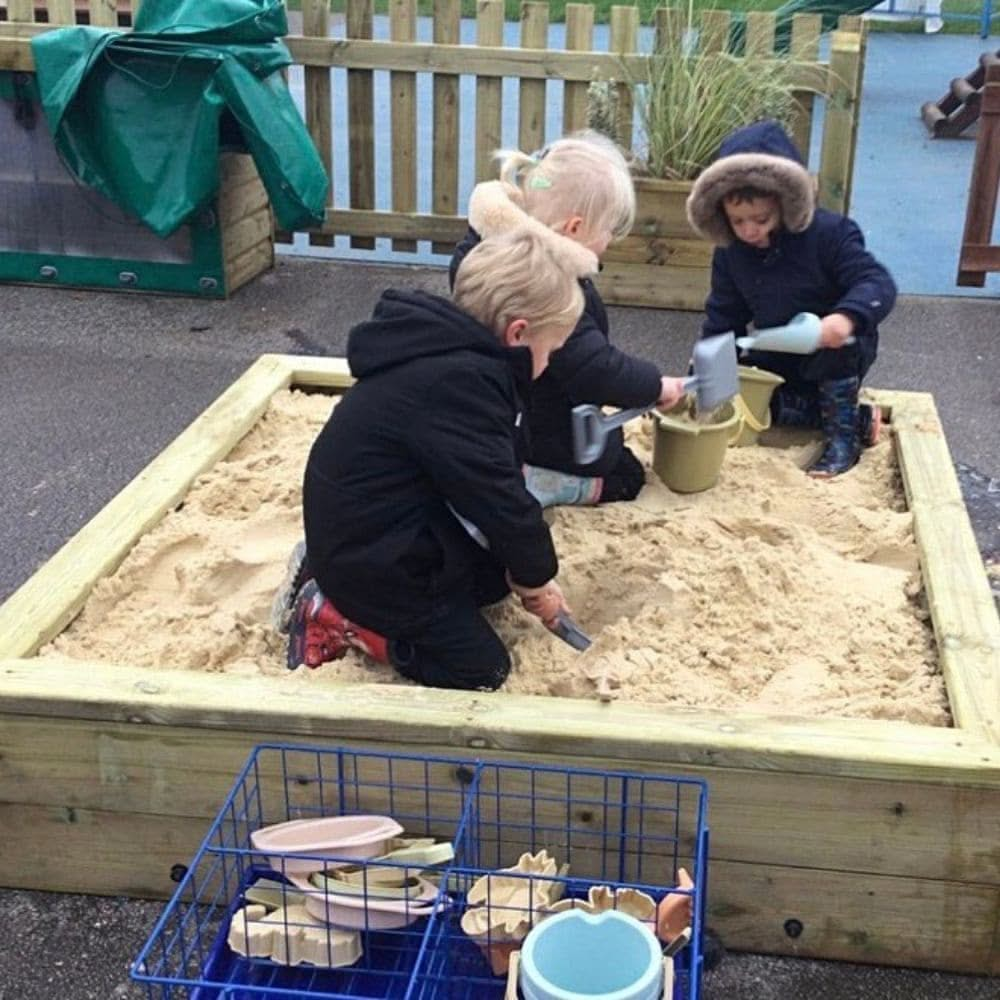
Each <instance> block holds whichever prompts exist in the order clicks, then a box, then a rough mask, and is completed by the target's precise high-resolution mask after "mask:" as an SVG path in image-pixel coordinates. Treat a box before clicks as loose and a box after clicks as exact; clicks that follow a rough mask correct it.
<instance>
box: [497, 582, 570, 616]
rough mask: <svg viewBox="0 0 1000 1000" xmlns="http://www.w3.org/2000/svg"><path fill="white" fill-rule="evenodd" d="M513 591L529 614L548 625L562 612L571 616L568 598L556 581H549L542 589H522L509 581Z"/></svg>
mask: <svg viewBox="0 0 1000 1000" xmlns="http://www.w3.org/2000/svg"><path fill="white" fill-rule="evenodd" d="M509 582H510V584H511V590H513V591H514V593H515V594H517V596H518V597H520V598H521V604H522V606H523V607H524V610H525V611H527V612H528V614H531V615H534V616H535V617H536V618H540V619H541V620H542V621H543V622H545V623H546V624H547V623H548V622H550V621H552V620H553V619H554V618H555V617H556V615H557V614H559V612H560V611H565V612H566V613H567V614H569V608H568V607H567V605H566V598H565V597H563V592H562V589H561V588H560V586H559V584H558V583H556V581H555V580H549V582H548V583H546V584H543V585H542V586H541V587H522V586H520V584H517V583H514V582H513V581H509Z"/></svg>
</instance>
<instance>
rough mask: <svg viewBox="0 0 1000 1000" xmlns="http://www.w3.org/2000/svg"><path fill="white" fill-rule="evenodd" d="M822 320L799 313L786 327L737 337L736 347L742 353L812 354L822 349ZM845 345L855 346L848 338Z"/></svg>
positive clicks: (811, 314)
mask: <svg viewBox="0 0 1000 1000" xmlns="http://www.w3.org/2000/svg"><path fill="white" fill-rule="evenodd" d="M819 327H820V318H819V316H817V315H816V314H815V313H799V314H798V315H797V316H793V317H792V318H791V320H789V322H788V323H786V324H785V326H772V327H768V328H767V329H765V330H758V331H757V332H756V333H755V334H754V335H753V336H751V337H737V338H736V346H737V347H738V348H739V349H740V350H741V351H749V350H754V351H781V352H783V353H785V354H812V353H813V351H818V350H819V347H820V343H819V337H820V330H819ZM845 343H848V344H853V343H854V338H853V337H848V338H847V340H846V341H845Z"/></svg>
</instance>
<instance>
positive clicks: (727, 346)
mask: <svg viewBox="0 0 1000 1000" xmlns="http://www.w3.org/2000/svg"><path fill="white" fill-rule="evenodd" d="M691 364H692V367H693V368H694V374H693V375H689V376H688V377H687V378H686V379H684V388H685V389H686V390H693V391H694V393H695V395H696V398H697V403H698V412H699V413H709V412H710V411H712V410H714V409H715V408H716V407H717V406H721V405H722V404H723V403H724V402H726V400H727V399H732V398H733V396H735V395H736V394H737V393H738V392H739V391H740V377H739V371H738V369H737V364H736V338H735V337H734V336H733V335H732V334H731V333H720V334H717V335H716V336H714V337H705V338H704V339H702V340H699V341H698V342H697V343H696V344H695V345H694V351H693V352H692V354H691ZM654 406H656V401H655V400H654V401H653V402H652V403H650V404H649V406H635V407H632V409H629V410H619V411H618V412H617V413H611V414H606V413H604V412H602V410H601V408H600V407H599V406H595V405H594V404H593V403H581V404H580V405H579V406H574V407H573V454H574V457H575V458H576V461H577V463H578V464H580V465H590V463H591V462H596V461H597V459H598V458H600V457H601V452H603V451H604V442H605V441H606V440H607V436H608V434H609V433H610V432H611V431H613V430H614V429H615V428H616V427H621V425H622V424H625V423H628V421H630V420H634V419H635V418H636V417H640V416H642V414H644V413H648V412H649V411H650V410H651V409H653V407H654Z"/></svg>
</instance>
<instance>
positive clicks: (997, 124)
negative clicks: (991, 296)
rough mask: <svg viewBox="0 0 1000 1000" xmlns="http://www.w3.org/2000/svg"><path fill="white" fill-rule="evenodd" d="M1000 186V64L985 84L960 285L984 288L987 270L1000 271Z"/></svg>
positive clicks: (971, 180) (959, 266) (963, 247)
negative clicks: (999, 235)
mask: <svg viewBox="0 0 1000 1000" xmlns="http://www.w3.org/2000/svg"><path fill="white" fill-rule="evenodd" d="M998 189H1000V66H990V68H989V69H988V70H987V72H986V82H985V85H984V87H983V102H982V110H981V111H980V120H979V134H978V136H977V137H976V155H975V159H974V160H973V161H972V177H971V178H970V180H969V200H968V204H967V206H966V209H965V230H964V233H963V235H962V252H961V257H960V259H959V265H958V279H957V282H956V283H957V284H959V285H962V286H965V287H977V288H982V287H983V286H984V285H985V284H986V272H987V271H997V270H1000V245H994V246H991V245H990V239H991V237H992V234H993V223H994V220H995V219H996V212H997V195H998Z"/></svg>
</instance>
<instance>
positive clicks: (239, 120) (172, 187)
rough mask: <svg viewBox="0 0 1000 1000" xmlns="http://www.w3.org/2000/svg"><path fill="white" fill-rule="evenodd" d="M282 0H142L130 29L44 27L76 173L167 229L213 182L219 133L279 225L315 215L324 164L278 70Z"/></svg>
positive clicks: (44, 96)
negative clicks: (247, 166)
mask: <svg viewBox="0 0 1000 1000" xmlns="http://www.w3.org/2000/svg"><path fill="white" fill-rule="evenodd" d="M287 31H288V23H287V20H286V18H285V8H284V3H283V2H282V0H145V2H144V3H143V4H142V7H141V9H140V11H139V15H138V17H137V18H136V23H135V30H133V31H132V32H130V33H122V32H118V31H108V30H105V29H100V28H88V27H77V28H65V29H61V30H55V31H47V32H43V33H42V34H40V35H37V36H35V38H34V39H32V43H31V47H32V52H33V54H34V58H35V68H36V72H37V75H38V89H39V94H40V96H41V101H42V106H43V108H44V110H45V116H46V119H47V121H48V125H49V130H50V131H51V133H52V137H53V140H54V142H55V144H56V148H57V149H58V151H59V154H60V156H61V157H62V159H63V162H64V163H65V164H66V166H67V167H68V168H69V170H71V171H72V172H73V173H74V174H75V175H76V176H77V177H78V178H79V179H80V180H81V181H83V182H84V183H86V184H89V185H91V186H92V187H95V188H97V190H99V191H100V192H102V193H103V194H104V195H106V196H107V197H108V198H110V199H111V200H112V201H114V202H115V203H116V204H118V205H120V206H121V207H122V208H123V209H125V210H126V211H128V212H131V213H133V214H134V215H136V216H138V217H139V218H140V219H142V220H143V222H145V223H146V224H147V225H148V226H149V227H150V228H151V229H153V230H154V231H155V232H156V233H158V234H159V235H160V236H169V235H170V233H172V232H173V231H174V230H175V229H177V227H178V226H180V225H181V224H182V223H183V222H184V221H185V220H186V219H188V218H189V217H190V216H191V215H192V213H194V212H196V211H197V210H198V209H200V208H202V207H203V206H205V205H206V204H207V203H208V202H209V201H210V200H211V199H212V198H213V197H214V196H215V195H216V193H217V192H218V189H219V149H220V145H221V144H222V138H221V136H222V135H223V134H225V135H226V136H227V137H228V136H229V135H230V134H233V137H234V139H235V140H236V142H237V144H238V145H240V146H241V147H242V148H245V149H247V150H248V151H249V152H250V153H251V154H252V156H253V158H254V162H255V163H256V165H257V170H258V171H259V173H260V176H261V180H262V181H263V182H264V186H265V187H266V188H267V192H268V195H269V196H270V199H271V205H272V207H273V209H274V214H275V215H276V216H277V219H278V224H279V225H280V227H281V228H282V229H287V230H295V229H301V228H305V227H307V226H310V225H316V224H318V223H321V222H322V221H323V217H324V212H325V208H326V193H327V186H328V185H327V176H326V171H325V170H324V169H323V163H322V161H321V160H320V158H319V155H318V154H317V152H316V149H315V147H314V146H313V143H312V140H311V139H310V137H309V133H308V132H307V131H306V128H305V126H304V124H303V122H302V118H301V116H300V115H299V112H298V109H297V108H296V107H295V104H294V102H293V101H292V98H291V95H290V94H289V93H288V88H287V86H286V85H285V82H284V79H283V77H282V75H281V74H280V73H279V72H278V71H279V70H281V69H282V68H284V67H285V66H288V65H289V64H290V63H291V61H292V59H291V55H290V53H289V51H288V49H287V48H286V47H285V45H284V44H283V43H282V42H280V41H278V38H279V36H281V35H284V34H286V33H287Z"/></svg>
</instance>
